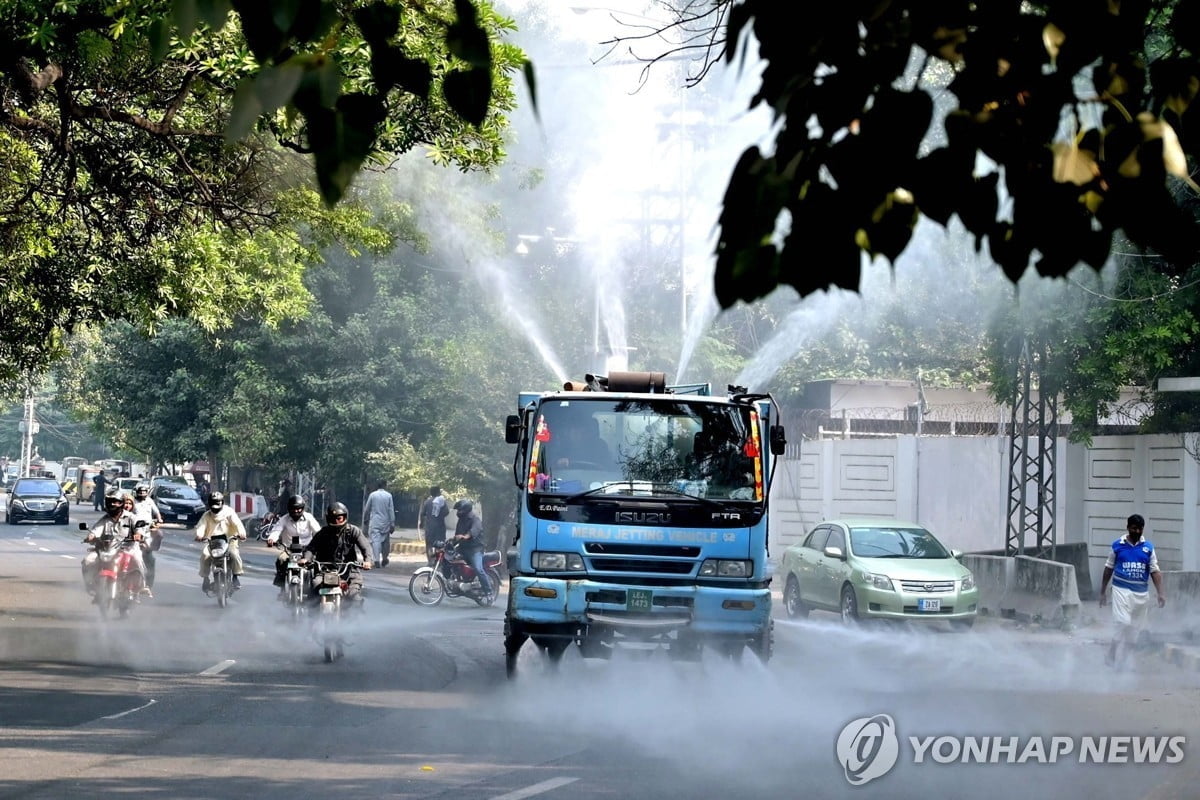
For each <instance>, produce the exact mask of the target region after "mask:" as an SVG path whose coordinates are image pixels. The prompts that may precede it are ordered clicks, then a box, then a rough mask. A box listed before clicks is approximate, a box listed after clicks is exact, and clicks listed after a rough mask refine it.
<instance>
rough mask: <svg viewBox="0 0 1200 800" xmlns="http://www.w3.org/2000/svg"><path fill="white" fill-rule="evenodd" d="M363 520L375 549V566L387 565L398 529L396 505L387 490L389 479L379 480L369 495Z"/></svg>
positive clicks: (372, 547)
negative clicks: (394, 535) (393, 536)
mask: <svg viewBox="0 0 1200 800" xmlns="http://www.w3.org/2000/svg"><path fill="white" fill-rule="evenodd" d="M363 522H364V523H365V526H366V529H367V536H369V537H370V539H371V549H372V550H374V551H375V566H377V567H386V566H387V565H388V562H389V561H390V560H391V559H389V558H388V553H390V552H391V551H392V533H393V532H394V531H395V530H396V505H395V502H394V501H393V500H392V495H391V492H389V491H388V490H387V481H383V480H381V481H379V483H378V484H376V486H375V491H373V492H371V494H369V495H367V504H366V505H365V506H363Z"/></svg>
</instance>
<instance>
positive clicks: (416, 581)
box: [408, 572, 446, 606]
mask: <svg viewBox="0 0 1200 800" xmlns="http://www.w3.org/2000/svg"><path fill="white" fill-rule="evenodd" d="M408 596H409V597H411V598H412V600H413V602H414V603H416V604H417V605H419V606H436V605H437V604H438V603H440V602H442V598H444V597H445V596H446V583H445V581H443V580H442V576H441V575H438V574H437V573H436V572H418V573H417V574H415V575H413V576H412V578H411V579H410V580H409V582H408Z"/></svg>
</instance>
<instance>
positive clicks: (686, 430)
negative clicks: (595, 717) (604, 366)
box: [504, 372, 786, 677]
mask: <svg viewBox="0 0 1200 800" xmlns="http://www.w3.org/2000/svg"><path fill="white" fill-rule="evenodd" d="M774 409H775V403H774V402H773V400H772V399H771V397H770V396H769V395H765V394H751V393H749V392H747V391H746V390H745V389H744V388H742V387H736V386H731V387H729V391H728V394H727V395H726V396H723V397H716V396H713V394H712V393H711V390H710V387H709V386H708V385H707V384H695V385H689V386H668V385H667V384H666V380H665V376H664V374H663V373H661V372H612V373H609V374H608V375H607V376H600V375H587V376H586V378H585V380H584V381H582V382H575V381H568V382H567V383H566V384H565V385H564V386H563V389H562V390H561V391H555V392H547V393H533V392H523V393H521V395H520V398H519V400H518V410H519V412H520V413H518V414H516V415H513V416H510V417H509V418H508V421H507V426H506V438H507V440H508V442H509V443H511V444H515V445H517V448H516V455H515V458H514V461H513V477H514V479H515V481H516V484H517V488H518V490H519V506H520V507H519V509H518V514H517V537H516V540H515V542H514V545H513V548H512V549H510V551H509V553H508V561H509V563H508V567H509V572H510V574H511V576H512V578H511V583H510V586H509V594H508V608H507V611H506V613H505V622H504V631H505V655H506V665H507V668H508V674H509V676H510V677H512V676H513V675H514V674H515V673H516V669H517V663H518V662H517V654H518V653H519V652H520V650H521V647H522V646H523V645H524V644H525V642H526V641H529V640H532V641H533V643H534V645H536V646H537V647H538V648H539V649H540V650H541V651H542V652H543V653H544V654H545V655H546V657H548V658H549V659H551V660H552V661H557V660H558V659H559V658H561V657H562V655H563V653H564V652H565V651H566V649H567V648H568V647H569V646H570V645H572V644H575V645H577V646H578V647H579V649H580V654H581V655H583V656H584V657H586V658H607V657H611V655H612V652H613V649H614V648H616V647H620V646H622V645H631V644H633V645H635V646H638V647H662V648H664V649H666V650H668V651H669V653H670V655H671V656H672V657H677V658H683V659H694V658H697V657H698V656H699V653H700V651H701V650H702V649H703V648H704V647H712V648H715V649H716V650H718V651H719V652H721V653H724V654H727V655H730V656H732V657H740V656H741V654H742V652H743V651H744V650H746V649H750V650H752V651H753V652H754V653H755V654H756V655H757V656H758V657H759V658H760V659H761V660H762V661H764V662H765V661H766V660H767V659H769V658H770V656H771V649H772V646H773V627H772V620H771V590H770V576H769V574H768V565H767V541H768V525H769V514H768V511H769V508H768V498H769V496H770V469H768V467H769V466H773V460H772V459H768V457H767V453H768V452H769V453H770V454H771V455H772V456H775V457H777V456H778V455H780V454H782V453H783V450H784V446H785V444H786V440H785V436H784V430H783V427H782V426H780V425H778V424H772V421H771V416H772V413H773V412H774ZM769 462H771V463H769Z"/></svg>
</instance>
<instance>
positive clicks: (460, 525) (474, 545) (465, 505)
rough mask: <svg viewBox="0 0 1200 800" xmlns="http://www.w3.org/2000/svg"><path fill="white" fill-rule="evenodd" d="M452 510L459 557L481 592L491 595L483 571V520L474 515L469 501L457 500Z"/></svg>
mask: <svg viewBox="0 0 1200 800" xmlns="http://www.w3.org/2000/svg"><path fill="white" fill-rule="evenodd" d="M454 510H455V511H457V512H458V522H457V523H456V524H455V525H454V541H455V542H456V543H457V546H458V552H459V555H461V556H462V557H463V560H464V561H466V562H467V563H468V564H470V565H471V568H472V569H474V570H475V574H476V575H477V576H478V577H479V585H480V586H482V587H483V591H485V592H487V593H488V594H491V593H492V582H491V580H489V579H488V575H487V572H486V571H484V569H483V520H481V519H480V518H479V515H478V514H476V513H475V503H474V502H472V501H471V500H459V501H458V502H456V503H455V504H454Z"/></svg>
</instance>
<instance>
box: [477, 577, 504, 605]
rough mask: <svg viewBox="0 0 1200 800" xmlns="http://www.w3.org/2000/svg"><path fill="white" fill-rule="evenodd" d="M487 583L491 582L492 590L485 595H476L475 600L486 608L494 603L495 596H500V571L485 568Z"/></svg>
mask: <svg viewBox="0 0 1200 800" xmlns="http://www.w3.org/2000/svg"><path fill="white" fill-rule="evenodd" d="M487 576H488V583H489V584H491V587H492V590H491V591H490V592H488V593H487V594H486V595H476V596H475V602H476V603H479V605H481V606H483V607H484V608H487V607H488V606H494V605H495V604H496V598H497V597H499V596H500V573H498V572H496V570H494V569H492V568H490V567H489V568H488V570H487Z"/></svg>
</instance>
